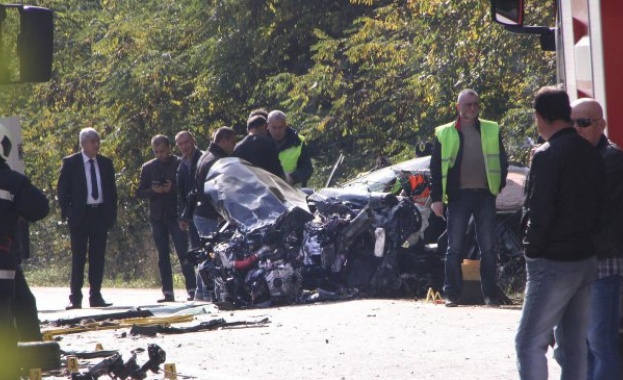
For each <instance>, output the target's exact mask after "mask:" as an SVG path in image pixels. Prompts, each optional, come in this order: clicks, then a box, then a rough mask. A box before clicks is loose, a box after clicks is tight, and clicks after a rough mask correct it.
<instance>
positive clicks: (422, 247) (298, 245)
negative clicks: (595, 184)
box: [189, 158, 523, 307]
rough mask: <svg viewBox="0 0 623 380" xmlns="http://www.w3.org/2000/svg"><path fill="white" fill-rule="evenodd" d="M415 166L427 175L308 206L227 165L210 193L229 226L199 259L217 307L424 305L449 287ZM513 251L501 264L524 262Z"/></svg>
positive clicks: (375, 182) (325, 192) (423, 181)
mask: <svg viewBox="0 0 623 380" xmlns="http://www.w3.org/2000/svg"><path fill="white" fill-rule="evenodd" d="M411 161H412V162H415V163H417V165H418V166H415V167H413V166H409V165H407V163H403V164H404V165H400V166H396V165H394V166H392V167H389V168H384V169H381V171H382V173H376V172H373V173H370V174H369V175H368V177H367V178H366V179H362V178H364V177H361V178H359V179H357V180H356V181H351V182H349V183H346V184H345V185H344V186H342V187H339V188H326V189H320V190H319V191H317V192H314V193H312V194H311V195H309V196H308V195H307V194H305V193H304V192H302V191H300V190H298V189H296V188H293V187H291V186H290V185H288V184H287V183H286V182H284V181H283V180H281V179H280V178H278V177H276V176H274V175H272V174H270V173H267V172H266V171H264V170H262V169H259V168H257V167H254V166H252V165H250V164H249V163H247V162H246V161H244V160H240V159H238V158H225V159H221V160H219V161H218V162H217V163H216V164H215V165H214V166H213V167H212V169H211V170H210V172H209V173H208V177H207V180H206V183H205V187H204V192H205V194H206V196H207V197H208V199H210V201H211V203H212V205H213V206H214V207H215V208H216V209H217V210H218V211H219V212H220V214H221V215H222V216H223V218H224V220H225V222H226V223H225V224H224V226H223V227H222V228H221V229H220V231H219V233H218V234H216V235H214V236H211V237H205V238H204V242H205V246H203V247H201V248H200V249H199V250H195V251H191V252H190V253H189V259H190V260H191V261H193V262H194V263H196V264H198V265H199V273H200V274H201V276H202V278H203V280H204V282H205V283H206V285H207V286H208V287H209V288H211V289H213V291H212V294H213V300H214V301H215V302H216V303H219V302H227V303H231V304H233V305H235V306H236V307H262V306H271V305H275V304H291V303H298V302H307V301H315V300H321V299H343V298H348V297H353V296H355V295H357V296H384V297H387V296H390V297H391V296H416V297H422V296H424V294H426V291H427V290H428V289H429V288H431V287H432V288H434V289H440V288H441V285H442V283H443V259H444V255H443V250H442V249H441V248H440V249H437V244H436V243H437V239H438V238H439V236H440V235H442V232H443V230H444V229H445V226H444V225H441V224H440V222H439V221H438V220H434V219H439V218H434V217H431V215H430V214H431V213H430V208H429V207H428V205H427V203H426V201H423V200H422V199H423V198H425V197H423V194H426V190H427V186H428V182H427V173H426V170H427V169H426V168H427V164H428V160H426V158H424V159H416V160H415V161H414V160H411ZM408 163H409V164H410V162H408ZM388 174H389V175H388ZM392 174H393V178H392ZM413 176H417V177H418V178H416V179H415V180H413ZM396 183H398V184H399V185H398V186H396ZM414 184H415V188H413V185H414ZM521 187H522V189H523V183H522V184H521ZM521 196H523V190H522V192H521ZM503 230H504V231H501V232H500V234H501V235H503V234H508V233H510V232H509V231H510V230H511V228H510V227H509V228H503ZM474 239H475V238H474ZM511 248H512V249H510V250H508V249H501V250H500V251H501V254H503V255H504V256H505V258H506V257H507V256H509V254H511V253H512V254H515V253H517V252H516V250H515V248H516V247H511ZM502 251H504V253H502ZM509 252H510V253H509ZM519 255H520V251H519ZM520 256H521V255H520ZM505 260H506V259H505ZM506 261H509V262H510V261H513V262H514V261H516V260H515V258H514V257H513V258H512V260H511V259H508V260H506ZM501 272H504V270H501ZM511 275H513V276H514V272H513V273H512V274H511Z"/></svg>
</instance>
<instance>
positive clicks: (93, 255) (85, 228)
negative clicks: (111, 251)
mask: <svg viewBox="0 0 623 380" xmlns="http://www.w3.org/2000/svg"><path fill="white" fill-rule="evenodd" d="M103 214H104V213H103V212H102V208H101V207H99V208H88V210H87V215H86V217H85V218H84V220H82V221H81V223H78V222H76V221H73V222H71V223H69V237H70V239H71V282H70V289H71V294H70V296H69V300H70V301H71V302H72V303H74V304H75V303H81V302H82V286H83V285H84V265H85V264H86V260H87V254H88V258H89V286H90V290H89V296H90V298H91V299H93V300H97V299H100V298H101V297H102V294H101V290H102V280H103V279H104V254H105V253H106V240H107V238H108V228H107V227H106V224H105V223H104V215H103Z"/></svg>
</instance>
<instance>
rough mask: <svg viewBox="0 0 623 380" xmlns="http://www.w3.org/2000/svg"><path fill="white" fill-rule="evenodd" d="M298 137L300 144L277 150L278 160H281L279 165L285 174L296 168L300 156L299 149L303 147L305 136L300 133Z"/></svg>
mask: <svg viewBox="0 0 623 380" xmlns="http://www.w3.org/2000/svg"><path fill="white" fill-rule="evenodd" d="M298 137H299V139H301V143H300V144H298V145H295V146H291V147H290V148H288V149H284V150H282V151H281V152H279V161H280V162H281V167H282V168H283V171H284V173H286V174H290V173H292V172H294V171H295V170H296V166H297V164H298V161H299V157H300V156H301V150H302V149H303V143H304V142H305V138H304V137H303V136H300V135H299V136H298Z"/></svg>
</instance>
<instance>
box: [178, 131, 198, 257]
mask: <svg viewBox="0 0 623 380" xmlns="http://www.w3.org/2000/svg"><path fill="white" fill-rule="evenodd" d="M175 145H177V148H178V149H179V150H180V153H181V154H182V162H180V166H179V167H178V168H177V177H176V178H177V180H176V181H177V214H178V217H179V224H180V228H181V229H183V230H184V231H188V234H189V235H190V245H191V247H192V248H197V247H199V233H198V232H197V228H196V227H195V224H194V223H193V218H192V214H190V217H185V215H188V213H187V212H186V211H185V210H186V209H187V208H189V209H194V207H195V205H194V204H193V203H192V202H193V201H194V199H192V198H189V197H188V196H189V194H190V193H191V192H192V191H193V189H194V188H195V186H194V185H195V173H196V172H197V162H198V161H199V157H201V155H202V154H203V152H202V151H201V150H199V149H198V148H197V145H196V144H195V136H193V134H192V133H190V132H189V131H181V132H178V133H177V135H175Z"/></svg>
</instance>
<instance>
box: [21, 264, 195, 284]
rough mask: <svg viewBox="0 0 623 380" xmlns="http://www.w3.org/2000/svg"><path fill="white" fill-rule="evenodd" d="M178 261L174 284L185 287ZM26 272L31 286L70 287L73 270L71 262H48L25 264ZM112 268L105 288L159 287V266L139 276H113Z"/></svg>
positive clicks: (120, 274) (106, 272) (107, 274)
mask: <svg viewBox="0 0 623 380" xmlns="http://www.w3.org/2000/svg"><path fill="white" fill-rule="evenodd" d="M175 264H177V263H176V262H174V263H173V272H174V274H173V286H174V287H175V288H184V287H185V284H184V276H183V275H182V273H181V270H180V268H179V265H175ZM23 268H24V274H25V276H26V280H27V281H28V284H29V285H30V286H38V287H45V286H49V287H63V286H67V287H69V277H70V272H71V264H70V263H61V262H55V263H52V264H50V263H47V264H46V265H45V266H43V265H31V264H28V263H26V264H24V265H23ZM110 272H113V271H112V270H110V271H109V270H106V271H105V272H104V282H103V284H102V286H103V287H105V288H159V287H160V286H161V284H160V276H159V275H158V269H157V267H156V268H155V270H151V271H150V273H148V274H146V275H143V276H138V277H128V275H127V274H126V273H121V272H116V273H117V275H116V276H114V277H112V276H111V273H110ZM87 273H88V265H87V266H86V268H85V282H86V283H87V286H88V279H87Z"/></svg>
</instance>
